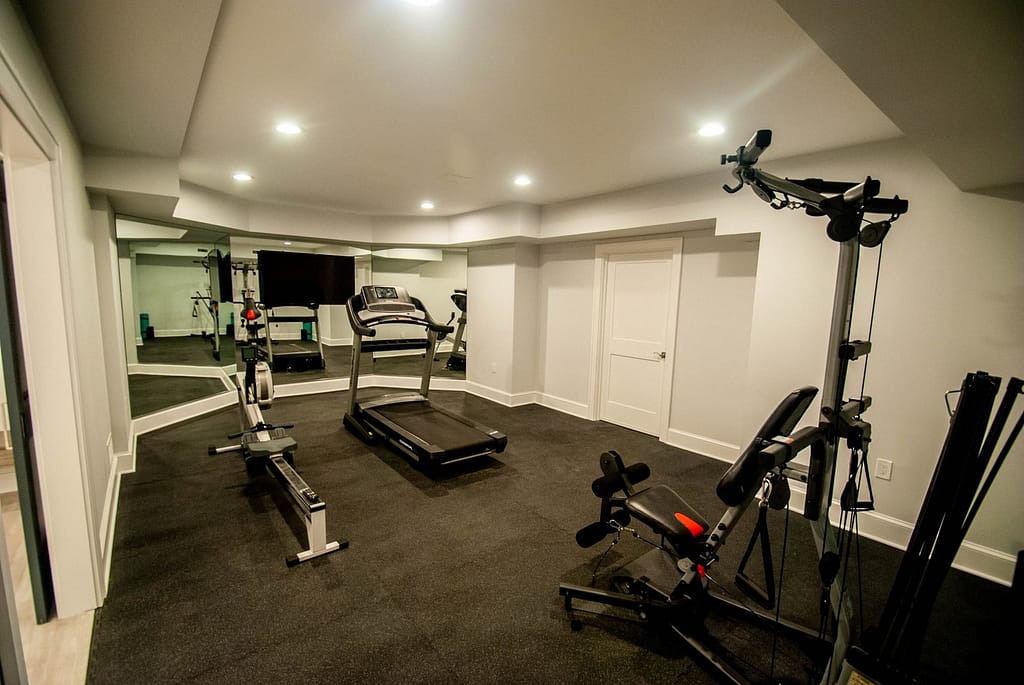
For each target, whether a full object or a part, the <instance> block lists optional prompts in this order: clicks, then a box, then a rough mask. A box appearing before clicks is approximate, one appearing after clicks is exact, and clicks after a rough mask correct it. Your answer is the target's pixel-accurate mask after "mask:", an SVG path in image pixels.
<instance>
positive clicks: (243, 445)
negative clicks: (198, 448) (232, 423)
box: [209, 288, 348, 566]
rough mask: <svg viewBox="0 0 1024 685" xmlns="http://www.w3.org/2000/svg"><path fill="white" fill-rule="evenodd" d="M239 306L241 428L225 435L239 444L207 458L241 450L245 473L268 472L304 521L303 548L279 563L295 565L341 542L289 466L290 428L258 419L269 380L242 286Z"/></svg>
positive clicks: (322, 506)
mask: <svg viewBox="0 0 1024 685" xmlns="http://www.w3.org/2000/svg"><path fill="white" fill-rule="evenodd" d="M243 292H244V304H243V306H242V320H243V322H244V325H245V330H246V341H245V344H244V345H243V346H241V347H240V349H241V353H242V361H244V362H245V374H244V376H243V379H242V383H241V384H240V385H239V387H238V408H239V411H240V414H241V421H242V430H241V432H239V433H234V434H233V435H229V436H228V438H229V439H234V438H241V442H239V443H237V444H233V445H227V446H225V447H214V446H212V445H211V446H210V448H209V454H211V455H214V454H224V453H226V452H241V453H242V458H243V460H244V461H245V466H246V471H248V472H249V474H250V475H252V474H255V473H258V472H259V471H261V470H262V469H264V468H265V469H266V470H267V471H268V472H270V474H271V475H273V476H274V478H276V479H277V481H278V482H279V483H281V485H282V487H284V489H285V491H286V492H287V493H288V494H289V495H290V496H291V498H292V502H293V503H294V504H295V507H296V509H297V510H298V511H299V512H300V513H301V514H302V516H303V518H304V520H305V523H306V539H307V548H306V549H305V550H302V551H300V552H298V553H296V554H294V555H292V556H290V557H288V558H287V559H286V560H285V561H286V563H287V564H288V565H289V566H296V565H298V564H300V563H302V562H303V561H309V560H310V559H314V558H316V557H320V556H323V555H325V554H330V553H331V552H337V551H338V550H342V549H345V548H347V547H348V542H347V541H345V540H341V541H338V540H334V541H331V542H327V520H326V519H327V504H326V503H325V502H324V501H323V499H322V498H321V497H320V495H319V494H317V493H316V491H315V490H313V488H311V487H309V485H308V484H307V483H306V481H305V480H303V478H302V476H300V475H299V474H298V473H297V472H296V471H295V469H294V467H293V466H292V464H293V463H294V454H295V450H296V449H297V448H298V446H299V445H298V443H297V442H296V441H295V440H294V439H293V438H292V437H290V436H289V435H288V433H287V429H289V428H291V427H292V426H291V425H281V426H274V425H271V424H269V423H267V422H265V421H264V420H263V412H262V408H263V407H269V406H270V405H271V403H272V402H273V400H274V382H273V378H272V376H271V373H270V366H269V365H268V364H267V362H265V361H262V360H261V359H260V349H259V346H258V344H257V339H258V336H259V330H260V328H262V327H263V324H260V323H258V321H259V318H260V312H259V309H258V308H257V305H256V302H255V300H254V299H253V296H252V295H253V292H252V291H251V290H249V289H248V288H246V289H245V290H244V291H243Z"/></svg>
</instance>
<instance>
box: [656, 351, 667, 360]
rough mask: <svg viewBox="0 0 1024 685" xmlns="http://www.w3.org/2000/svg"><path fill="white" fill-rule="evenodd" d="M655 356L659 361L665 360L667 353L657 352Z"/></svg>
mask: <svg viewBox="0 0 1024 685" xmlns="http://www.w3.org/2000/svg"><path fill="white" fill-rule="evenodd" d="M654 356H656V357H657V358H658V359H664V358H665V353H664V352H655V353H654Z"/></svg>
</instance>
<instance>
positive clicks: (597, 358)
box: [588, 236, 683, 440]
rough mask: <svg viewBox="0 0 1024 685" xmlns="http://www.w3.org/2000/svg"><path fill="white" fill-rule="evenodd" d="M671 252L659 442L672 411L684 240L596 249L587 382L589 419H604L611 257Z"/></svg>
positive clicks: (665, 434)
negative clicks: (603, 391)
mask: <svg viewBox="0 0 1024 685" xmlns="http://www.w3.org/2000/svg"><path fill="white" fill-rule="evenodd" d="M663 252H671V253H672V264H671V268H670V273H671V276H670V280H671V286H670V287H671V292H670V293H669V303H668V307H669V312H668V320H667V321H666V334H665V347H666V349H665V369H664V374H665V375H664V376H663V382H662V387H661V406H660V410H659V414H660V416H659V419H658V439H659V440H665V439H666V438H667V437H668V427H669V419H670V412H671V409H672V380H673V378H674V377H675V356H676V355H675V352H676V338H677V335H678V330H677V328H678V324H679V287H680V284H681V279H682V264H683V237H682V236H674V237H671V238H653V239H649V240H629V241H618V242H607V243H598V244H597V245H596V246H595V250H594V310H593V315H592V331H591V336H590V341H591V349H590V358H591V362H592V363H591V369H590V379H589V383H588V386H589V387H588V395H589V398H590V399H589V403H590V412H589V413H590V417H589V418H590V419H592V420H594V421H600V420H601V389H602V387H603V384H604V377H603V376H604V355H605V351H606V348H607V340H606V334H607V331H606V324H605V319H606V314H607V311H606V309H607V303H608V262H609V260H610V259H611V258H612V257H617V256H621V255H627V254H635V255H645V254H646V255H650V254H654V253H663Z"/></svg>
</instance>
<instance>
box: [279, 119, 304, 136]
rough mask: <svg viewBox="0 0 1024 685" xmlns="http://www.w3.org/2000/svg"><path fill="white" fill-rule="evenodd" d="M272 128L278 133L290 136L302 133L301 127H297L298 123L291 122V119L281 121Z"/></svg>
mask: <svg viewBox="0 0 1024 685" xmlns="http://www.w3.org/2000/svg"><path fill="white" fill-rule="evenodd" d="M274 130H276V131H277V132H278V133H287V134H288V135H290V136H294V135H297V134H299V133H302V129H301V128H300V127H299V125H298V124H295V123H292V122H291V121H282V122H281V123H279V124H278V125H277V126H275V127H274Z"/></svg>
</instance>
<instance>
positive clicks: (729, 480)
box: [716, 386, 818, 507]
mask: <svg viewBox="0 0 1024 685" xmlns="http://www.w3.org/2000/svg"><path fill="white" fill-rule="evenodd" d="M817 394H818V389H817V388H815V387H813V386H805V387H803V388H799V389H797V390H794V391H793V392H791V393H789V394H788V395H786V397H785V398H784V399H783V400H782V401H781V402H779V406H777V407H775V411H773V412H772V413H771V414H770V415H769V416H768V418H767V419H766V420H765V422H764V424H763V425H762V426H761V429H760V430H759V431H757V435H755V436H754V439H753V440H751V441H750V444H749V445H747V448H746V449H745V450H743V453H742V454H740V457H739V459H737V460H736V462H735V463H734V464H733V465H732V466H731V467H729V470H728V471H726V472H725V475H724V476H722V479H721V480H720V481H718V488H717V489H716V492H717V493H718V499H720V500H722V501H723V502H725V504H727V505H728V506H730V507H735V506H737V505H738V504H741V503H742V502H744V501H745V500H746V499H747V498H748V497H750V496H752V495H753V492H754V491H755V490H756V489H757V488H758V487H760V485H761V480H762V479H763V478H764V475H765V474H766V473H767V472H768V469H766V468H765V467H763V466H761V465H760V464H759V463H758V458H757V455H758V453H759V452H760V451H761V449H762V447H764V444H765V442H766V441H768V440H771V439H772V438H774V437H776V436H778V435H789V434H790V433H792V432H793V429H794V428H796V424H797V423H799V421H800V417H802V416H803V415H804V412H806V411H807V407H809V406H810V404H811V402H812V401H813V400H814V396H815V395H817Z"/></svg>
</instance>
